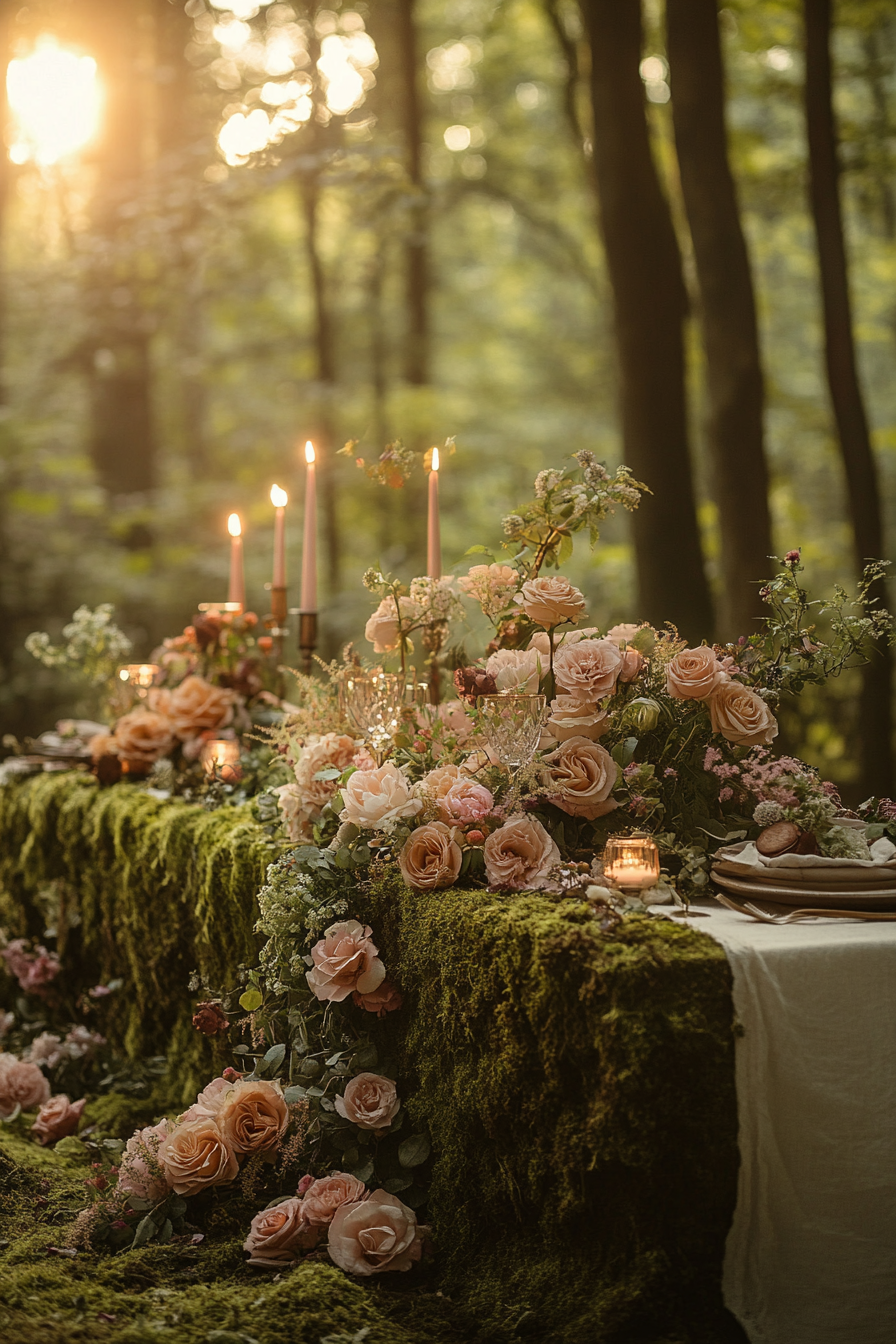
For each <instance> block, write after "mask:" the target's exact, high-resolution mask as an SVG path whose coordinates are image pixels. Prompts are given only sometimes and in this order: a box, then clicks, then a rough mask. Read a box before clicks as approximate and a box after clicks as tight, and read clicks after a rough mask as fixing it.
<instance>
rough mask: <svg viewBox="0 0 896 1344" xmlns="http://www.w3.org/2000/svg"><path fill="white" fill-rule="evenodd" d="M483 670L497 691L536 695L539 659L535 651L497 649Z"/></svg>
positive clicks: (539, 671) (538, 679)
mask: <svg viewBox="0 0 896 1344" xmlns="http://www.w3.org/2000/svg"><path fill="white" fill-rule="evenodd" d="M485 670H486V672H487V673H488V674H489V676H490V677H492V678H493V679H494V682H495V687H496V689H497V690H498V691H516V692H517V693H518V694H520V695H537V694H538V683H539V681H540V680H541V658H540V657H539V655H538V652H537V650H535V649H498V650H497V652H495V653H493V654H492V655H491V657H490V658H489V659H488V661H487V662H486V664H485Z"/></svg>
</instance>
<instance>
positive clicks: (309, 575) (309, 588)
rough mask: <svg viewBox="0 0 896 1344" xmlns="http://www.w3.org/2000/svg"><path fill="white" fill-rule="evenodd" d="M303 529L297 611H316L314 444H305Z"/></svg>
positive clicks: (315, 480)
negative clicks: (299, 596) (300, 579)
mask: <svg viewBox="0 0 896 1344" xmlns="http://www.w3.org/2000/svg"><path fill="white" fill-rule="evenodd" d="M305 462H306V467H305V528H304V532H303V534H302V595H301V598H300V603H299V609H300V610H301V611H317V475H316V472H317V468H316V466H315V461H314V444H313V443H311V442H310V441H309V442H308V443H306V444H305Z"/></svg>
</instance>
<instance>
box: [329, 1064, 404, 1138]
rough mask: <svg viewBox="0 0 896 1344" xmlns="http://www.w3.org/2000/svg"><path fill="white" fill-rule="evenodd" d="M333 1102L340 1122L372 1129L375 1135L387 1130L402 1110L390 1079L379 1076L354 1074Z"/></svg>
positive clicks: (375, 1074)
mask: <svg viewBox="0 0 896 1344" xmlns="http://www.w3.org/2000/svg"><path fill="white" fill-rule="evenodd" d="M335 1101H336V1110H337V1112H338V1114H339V1115H341V1116H342V1118H343V1120H351V1122H352V1124H353V1125H357V1126H358V1128H359V1129H372V1130H374V1131H375V1132H376V1133H380V1132H381V1131H382V1130H384V1129H388V1128H389V1126H390V1125H391V1123H392V1121H393V1120H394V1119H395V1117H396V1115H397V1114H398V1111H399V1107H400V1106H401V1102H400V1101H399V1100H398V1091H397V1089H396V1087H395V1084H394V1083H393V1082H392V1079H391V1078H383V1077H381V1076H380V1074H378V1073H358V1074H356V1075H355V1077H354V1078H352V1079H350V1081H349V1082H348V1083H347V1084H346V1087H345V1091H344V1092H343V1094H342V1096H341V1097H336V1098H335Z"/></svg>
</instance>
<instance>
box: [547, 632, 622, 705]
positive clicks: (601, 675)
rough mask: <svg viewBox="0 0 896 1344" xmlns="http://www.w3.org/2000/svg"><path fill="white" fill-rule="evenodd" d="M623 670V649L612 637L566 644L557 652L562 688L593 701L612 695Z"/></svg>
mask: <svg viewBox="0 0 896 1344" xmlns="http://www.w3.org/2000/svg"><path fill="white" fill-rule="evenodd" d="M621 670H622V651H621V649H620V648H619V646H618V644H614V642H613V640H612V639H583V640H581V641H580V643H578V644H563V645H561V647H560V648H559V649H558V650H557V652H556V653H555V654H554V677H555V679H556V682H557V686H558V689H559V690H561V691H563V692H565V693H566V694H567V695H571V696H573V697H574V698H575V699H576V700H585V701H587V702H588V703H589V704H593V703H594V701H595V700H602V699H603V698H604V697H605V696H607V695H612V693H613V691H614V689H615V686H616V681H617V678H618V677H619V673H620V671H621Z"/></svg>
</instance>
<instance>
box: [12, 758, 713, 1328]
mask: <svg viewBox="0 0 896 1344" xmlns="http://www.w3.org/2000/svg"><path fill="white" fill-rule="evenodd" d="M268 858H269V851H268V849H267V847H266V844H265V842H264V837H263V835H262V833H261V832H260V830H259V829H258V828H257V827H255V826H254V825H253V823H252V822H251V820H250V819H249V817H248V815H247V812H246V811H245V810H222V811H219V812H216V813H206V812H203V811H201V810H200V809H198V808H195V807H187V806H185V805H183V804H180V803H166V802H162V801H159V800H155V799H152V798H149V797H147V796H146V795H145V794H141V793H138V792H136V791H135V790H133V789H130V788H129V787H128V786H117V787H116V788H113V789H108V790H100V789H98V788H97V787H96V786H95V785H94V784H93V783H92V781H90V780H89V779H86V778H85V777H83V776H67V777H60V776H55V777H54V776H47V777H42V778H38V779H35V780H33V781H29V782H27V783H25V784H21V785H12V786H7V787H6V789H4V790H2V791H0V876H2V879H3V882H4V885H5V887H6V890H7V897H6V901H7V910H6V912H5V913H4V915H3V918H4V919H5V920H6V921H7V922H10V916H13V917H15V918H16V919H17V920H18V922H19V928H20V929H21V930H22V931H25V930H27V931H29V932H31V933H37V934H40V932H41V927H40V925H41V919H40V915H39V908H38V905H37V903H36V896H37V893H38V892H39V889H40V887H41V886H42V885H44V884H46V883H47V882H49V881H59V880H62V881H64V882H65V883H67V884H68V885H69V886H70V888H71V889H72V891H73V892H74V891H76V892H77V893H78V897H79V901H80V910H81V915H82V922H81V925H80V928H79V930H76V931H75V932H76V934H77V933H79V935H80V936H79V937H74V938H73V939H72V947H71V948H70V949H69V950H70V951H71V953H72V954H73V956H72V958H71V964H72V966H73V968H77V972H76V973H78V974H80V975H81V977H82V983H84V984H87V983H93V982H94V981H95V980H96V978H97V967H99V968H100V971H101V974H102V975H103V976H108V975H109V974H118V975H122V976H123V978H124V979H125V981H126V988H125V991H124V994H123V1001H124V1002H125V1003H127V1004H128V1005H129V1010H128V1013H127V1021H126V1024H123V1029H122V1042H123V1043H124V1044H125V1045H126V1046H127V1048H128V1049H130V1050H131V1051H132V1052H133V1053H134V1054H135V1055H138V1054H139V1053H140V1052H141V1051H149V1052H153V1051H158V1050H160V1049H165V1048H166V1047H167V1048H168V1050H169V1054H170V1055H171V1056H172V1058H173V1060H174V1062H175V1065H176V1068H177V1071H178V1076H179V1087H178V1091H179V1092H181V1093H183V1094H186V1093H188V1092H189V1091H190V1090H191V1089H192V1088H193V1087H195V1085H196V1082H197V1080H201V1079H202V1077H203V1075H205V1076H207V1072H208V1068H209V1064H210V1056H209V1054H208V1047H207V1044H206V1042H204V1041H203V1040H202V1039H201V1038H198V1035H197V1033H193V1032H192V1030H191V1029H190V1028H189V1012H188V1010H189V1007H190V1004H191V999H190V995H189V992H188V989H187V986H186V978H187V975H188V973H189V971H190V970H191V969H193V967H199V968H200V969H203V970H205V971H206V972H207V973H208V974H209V975H210V976H211V977H212V978H213V979H215V978H217V979H226V978H227V972H228V970H230V971H231V972H232V969H233V967H234V965H235V963H237V962H239V961H242V960H251V957H252V953H253V948H254V944H253V935H252V925H253V923H254V919H255V905H254V893H255V890H256V889H257V887H258V886H259V885H260V882H261V879H262V877H263V873H264V867H265V864H266V862H267V861H268ZM357 913H358V914H359V915H363V916H364V917H365V918H366V919H367V920H368V921H369V922H371V923H372V924H373V925H374V927H375V929H376V936H377V942H378V944H379V945H380V947H381V949H382V950H383V954H384V956H385V959H386V962H387V965H392V966H393V967H394V966H400V968H401V978H402V986H403V989H404V991H405V994H406V999H407V1006H406V1008H405V1009H404V1010H403V1012H402V1018H403V1026H404V1028H405V1030H404V1033H403V1042H402V1055H403V1066H404V1073H403V1078H404V1085H405V1087H406V1089H407V1091H408V1094H409V1095H410V1096H411V1097H412V1102H411V1106H412V1110H413V1111H414V1114H415V1117H417V1118H419V1120H420V1121H421V1122H423V1123H426V1124H427V1125H428V1127H429V1129H430V1131H431V1133H432V1136H433V1140H434V1146H435V1149H436V1152H437V1154H438V1160H437V1162H436V1166H435V1171H434V1182H433V1189H432V1200H431V1213H432V1217H433V1221H434V1223H435V1225H436V1227H437V1229H438V1236H439V1251H440V1260H441V1263H442V1266H443V1268H444V1277H445V1285H446V1290H447V1291H450V1292H452V1293H454V1294H456V1295H458V1296H463V1298H464V1299H465V1300H466V1301H468V1302H469V1303H470V1304H471V1305H472V1307H473V1308H474V1309H475V1310H476V1312H477V1313H478V1316H479V1319H480V1321H481V1322H483V1323H484V1324H483V1330H484V1331H485V1333H484V1334H483V1336H482V1337H483V1338H485V1337H490V1336H489V1331H492V1330H497V1331H498V1334H499V1335H501V1336H503V1335H505V1334H508V1335H512V1337H514V1338H518V1337H519V1338H522V1337H526V1336H529V1337H538V1338H540V1339H545V1340H555V1341H557V1344H582V1342H583V1341H592V1340H593V1341H595V1342H597V1341H601V1344H603V1342H604V1341H607V1342H609V1341H617V1340H618V1341H622V1340H626V1341H628V1340H632V1341H634V1340H641V1339H644V1340H651V1339H654V1338H656V1337H657V1336H658V1335H663V1336H664V1337H665V1338H669V1339H673V1338H674V1339H679V1338H680V1339H683V1340H692V1341H694V1342H695V1344H697V1342H698V1341H699V1342H700V1344H702V1342H703V1341H706V1344H719V1341H722V1340H724V1339H725V1338H728V1337H730V1338H738V1337H739V1335H738V1333H737V1330H736V1328H735V1329H732V1323H731V1322H730V1321H728V1320H727V1319H726V1317H725V1314H724V1313H723V1311H722V1307H721V1296H720V1288H719V1281H720V1275H721V1263H722V1255H723V1249H724V1237H725V1233H726V1231H727V1227H728V1224H729V1222H730V1216H731V1211H732V1209H733V1204H734V1193H735V1182H736V1170H737V1147H736V1107H735V1093H734V1063H733V1057H734V1042H733V1033H732V1006H731V985H730V972H729V968H728V964H727V961H726V959H725V956H724V953H723V952H722V950H721V948H720V947H719V946H718V945H717V944H716V943H715V942H713V940H711V939H709V938H708V937H706V936H705V935H702V934H697V933H695V932H693V931H691V930H688V929H685V928H682V927H678V926H675V925H673V924H671V923H668V922H665V921H663V922H661V921H655V920H647V919H631V920H628V921H626V923H625V925H624V926H623V928H622V929H621V930H619V931H617V932H615V933H614V934H613V935H612V936H607V935H604V934H602V933H601V932H600V930H599V929H598V927H597V926H596V924H595V923H594V921H593V920H591V918H590V916H589V915H588V912H587V911H586V910H585V909H584V907H582V906H581V905H580V904H576V903H571V902H567V903H563V904H560V905H558V904H556V903H555V902H553V901H551V900H548V899H547V898H544V897H538V896H524V897H510V898H508V897H496V896H492V895H489V894H487V893H470V892H461V891H449V892H447V893H446V892H438V893H433V894H429V895H422V894H417V893H411V892H409V891H408V890H407V889H406V888H405V887H404V886H403V884H402V883H401V882H400V881H398V882H391V883H390V882H387V881H382V880H381V881H380V882H379V884H373V885H372V886H371V887H370V888H369V889H368V890H367V891H366V893H365V895H364V897H363V899H362V900H359V904H358V910H357ZM69 961H70V958H69V956H68V955H67V957H66V962H67V964H69ZM73 973H75V972H74V970H73Z"/></svg>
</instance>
